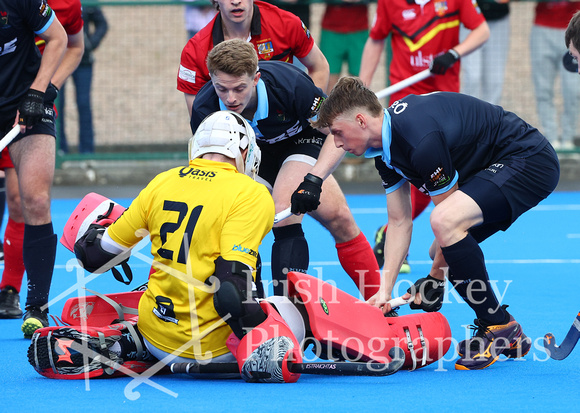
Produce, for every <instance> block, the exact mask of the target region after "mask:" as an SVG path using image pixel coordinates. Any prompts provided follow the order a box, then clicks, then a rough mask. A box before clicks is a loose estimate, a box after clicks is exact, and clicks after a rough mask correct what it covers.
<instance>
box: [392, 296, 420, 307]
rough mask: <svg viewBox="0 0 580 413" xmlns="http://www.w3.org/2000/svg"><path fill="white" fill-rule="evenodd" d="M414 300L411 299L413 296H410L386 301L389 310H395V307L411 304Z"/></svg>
mask: <svg viewBox="0 0 580 413" xmlns="http://www.w3.org/2000/svg"><path fill="white" fill-rule="evenodd" d="M414 299H415V297H413V296H411V297H409V298H403V297H402V296H401V297H397V298H393V299H392V300H390V301H387V304H390V305H391V308H397V307H400V306H402V305H405V304H409V303H411V302H413V300H414Z"/></svg>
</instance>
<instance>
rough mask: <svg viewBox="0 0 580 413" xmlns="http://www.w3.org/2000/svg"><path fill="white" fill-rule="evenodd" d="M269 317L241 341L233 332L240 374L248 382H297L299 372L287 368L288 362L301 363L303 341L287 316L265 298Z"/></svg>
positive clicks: (232, 344)
mask: <svg viewBox="0 0 580 413" xmlns="http://www.w3.org/2000/svg"><path fill="white" fill-rule="evenodd" d="M260 305H261V306H262V309H263V310H264V312H265V313H266V315H267V318H266V320H265V321H264V322H263V323H261V324H260V325H258V326H256V327H254V328H253V329H252V330H251V331H250V332H249V333H248V334H246V335H245V336H244V337H243V338H242V340H241V341H240V340H238V339H237V337H235V336H234V335H233V334H232V336H230V338H229V339H228V343H227V345H228V348H229V349H230V351H231V352H232V354H233V355H234V356H235V357H236V360H237V361H238V366H239V367H240V374H241V375H242V378H243V379H244V380H246V381H247V382H259V383H294V382H296V381H297V380H298V379H299V378H300V374H297V373H292V372H290V371H289V370H288V363H287V362H288V361H293V362H302V355H301V353H300V344H298V341H297V340H296V337H294V334H293V333H292V330H290V327H288V325H287V324H286V322H285V321H284V319H283V318H282V317H281V316H280V314H278V312H277V311H276V310H275V309H274V307H272V305H271V304H270V303H268V302H266V301H262V302H261V303H260Z"/></svg>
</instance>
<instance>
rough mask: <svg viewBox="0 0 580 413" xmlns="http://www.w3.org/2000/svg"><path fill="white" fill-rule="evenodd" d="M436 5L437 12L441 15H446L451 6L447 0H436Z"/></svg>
mask: <svg viewBox="0 0 580 413" xmlns="http://www.w3.org/2000/svg"><path fill="white" fill-rule="evenodd" d="M434 7H435V13H436V14H437V16H439V17H441V16H443V15H445V13H447V11H448V10H449V7H448V6H447V1H446V0H441V1H436V2H435V6H434Z"/></svg>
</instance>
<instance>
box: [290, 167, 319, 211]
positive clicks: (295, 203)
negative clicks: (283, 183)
mask: <svg viewBox="0 0 580 413" xmlns="http://www.w3.org/2000/svg"><path fill="white" fill-rule="evenodd" d="M322 182H323V181H322V178H319V177H318V176H315V175H312V174H306V176H305V177H304V181H303V182H302V183H301V184H300V186H298V189H296V191H294V193H293V194H292V198H291V199H290V201H291V207H290V211H291V212H292V213H293V214H305V213H307V212H310V211H314V210H316V208H318V205H320V194H321V193H322Z"/></svg>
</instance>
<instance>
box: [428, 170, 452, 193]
mask: <svg viewBox="0 0 580 413" xmlns="http://www.w3.org/2000/svg"><path fill="white" fill-rule="evenodd" d="M458 180H459V173H457V172H455V178H453V180H452V181H451V182H450V183H449V185H447V186H446V187H445V188H441V189H438V190H437V191H430V192H429V196H435V195H441V194H444V193H445V192H447V191H449V190H450V189H451V188H453V185H455V184H456V183H457V181H458Z"/></svg>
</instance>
